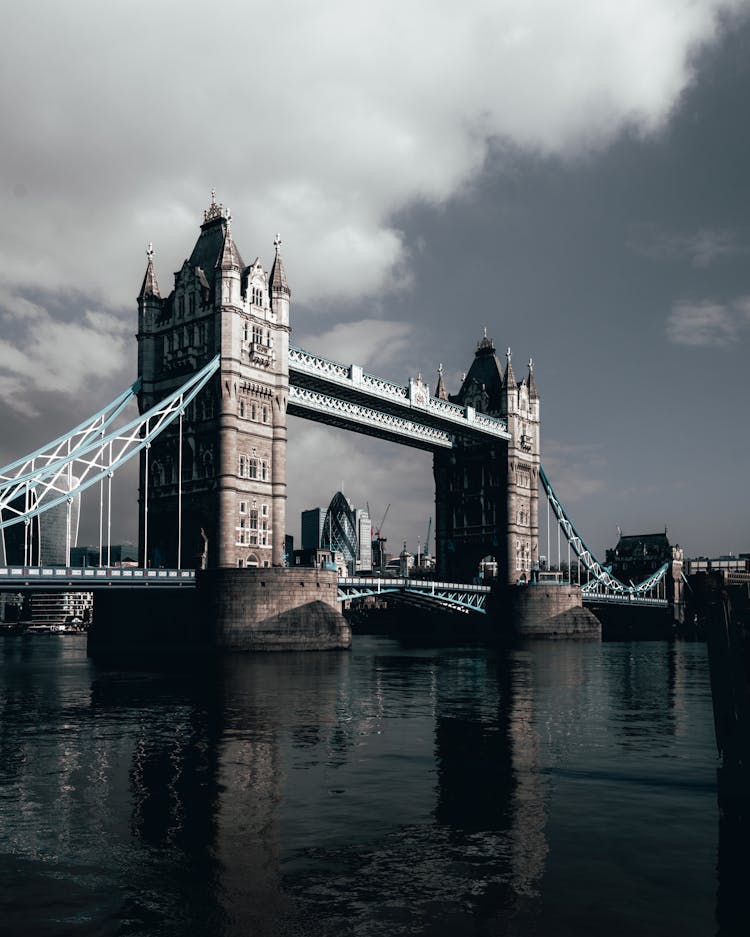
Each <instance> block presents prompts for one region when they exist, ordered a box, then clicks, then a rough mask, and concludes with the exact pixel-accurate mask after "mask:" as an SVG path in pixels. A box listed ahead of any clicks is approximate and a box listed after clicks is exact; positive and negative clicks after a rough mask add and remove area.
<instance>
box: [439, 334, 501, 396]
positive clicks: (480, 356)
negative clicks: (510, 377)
mask: <svg viewBox="0 0 750 937" xmlns="http://www.w3.org/2000/svg"><path fill="white" fill-rule="evenodd" d="M476 387H480V388H484V391H485V392H486V394H487V398H488V408H489V410H490V412H500V410H501V409H502V401H501V393H502V389H503V369H502V365H501V364H500V362H499V361H498V359H497V355H496V354H495V345H494V342H493V341H492V339H491V338H487V330H486V329H485V334H484V337H483V338H482V340H481V341H480V342H479V344H478V345H477V350H476V352H475V353H474V360H473V361H472V363H471V367H470V368H469V373H468V374H467V375H466V377H465V378H464V382H463V384H462V385H461V390H460V391H459V392H458V394H457V395H456V397H455V398H452V399H454V400H455V401H457V402H458V403H461V404H463V401H464V398H465V397H466V396H467V395H468V394H469V392H470V391H471V390H473V389H474V388H476Z"/></svg>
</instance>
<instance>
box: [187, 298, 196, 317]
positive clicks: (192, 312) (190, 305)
mask: <svg viewBox="0 0 750 937" xmlns="http://www.w3.org/2000/svg"><path fill="white" fill-rule="evenodd" d="M188 312H189V313H190V315H191V316H194V315H195V293H191V294H190V296H188Z"/></svg>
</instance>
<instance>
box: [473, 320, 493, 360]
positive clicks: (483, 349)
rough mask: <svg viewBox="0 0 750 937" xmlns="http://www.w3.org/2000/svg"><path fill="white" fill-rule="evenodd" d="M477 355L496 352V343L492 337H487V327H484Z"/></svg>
mask: <svg viewBox="0 0 750 937" xmlns="http://www.w3.org/2000/svg"><path fill="white" fill-rule="evenodd" d="M474 354H475V356H476V357H479V355H494V354H495V343H494V342H493V341H492V339H491V338H488V337H487V327H486V326H485V327H484V329H483V334H482V338H481V340H480V342H479V344H478V345H477V350H476V352H475V353H474Z"/></svg>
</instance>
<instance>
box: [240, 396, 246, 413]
mask: <svg viewBox="0 0 750 937" xmlns="http://www.w3.org/2000/svg"><path fill="white" fill-rule="evenodd" d="M240 416H241V417H244V416H245V401H244V400H240Z"/></svg>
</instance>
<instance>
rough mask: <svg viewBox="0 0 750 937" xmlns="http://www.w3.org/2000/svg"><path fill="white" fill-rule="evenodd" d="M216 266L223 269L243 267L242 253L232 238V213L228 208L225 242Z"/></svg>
mask: <svg viewBox="0 0 750 937" xmlns="http://www.w3.org/2000/svg"><path fill="white" fill-rule="evenodd" d="M216 266H217V267H220V268H221V269H222V270H236V271H239V270H240V269H241V267H242V264H241V262H240V254H239V251H238V250H237V246H236V245H235V243H234V240H233V239H232V215H231V213H230V212H229V209H227V215H226V225H225V228H224V243H223V245H222V248H221V256H220V257H219V259H218V260H217V261H216Z"/></svg>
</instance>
